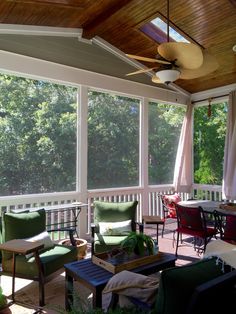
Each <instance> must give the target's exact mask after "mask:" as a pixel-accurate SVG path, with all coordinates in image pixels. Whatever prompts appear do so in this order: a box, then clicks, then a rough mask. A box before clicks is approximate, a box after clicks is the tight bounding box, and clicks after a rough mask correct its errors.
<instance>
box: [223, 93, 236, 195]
mask: <svg viewBox="0 0 236 314" xmlns="http://www.w3.org/2000/svg"><path fill="white" fill-rule="evenodd" d="M222 188H223V198H225V199H227V200H235V199H236V91H233V92H231V93H230V94H229V104H228V116H227V130H226V138H225V151H224V169H223V186H222Z"/></svg>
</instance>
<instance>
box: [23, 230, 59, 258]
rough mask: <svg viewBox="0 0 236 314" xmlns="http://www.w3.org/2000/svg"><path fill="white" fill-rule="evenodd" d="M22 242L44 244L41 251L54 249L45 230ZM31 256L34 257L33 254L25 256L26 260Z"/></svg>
mask: <svg viewBox="0 0 236 314" xmlns="http://www.w3.org/2000/svg"><path fill="white" fill-rule="evenodd" d="M24 240H26V241H29V242H40V243H42V244H44V247H43V249H51V248H53V247H54V243H53V241H52V240H51V238H50V236H49V234H48V232H47V231H46V230H45V231H43V232H41V233H39V234H37V235H35V236H33V237H30V238H27V239H24ZM33 255H34V254H33V253H30V254H27V255H26V258H31V257H32V256H33Z"/></svg>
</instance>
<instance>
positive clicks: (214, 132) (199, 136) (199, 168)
mask: <svg viewBox="0 0 236 314" xmlns="http://www.w3.org/2000/svg"><path fill="white" fill-rule="evenodd" d="M207 112H208V109H207V107H206V106H204V107H198V108H196V109H195V110H194V182H195V183H202V184H219V185H221V184H222V177H223V158H224V144H225V134H226V114H227V103H221V104H215V105H212V106H211V116H210V117H208V115H207Z"/></svg>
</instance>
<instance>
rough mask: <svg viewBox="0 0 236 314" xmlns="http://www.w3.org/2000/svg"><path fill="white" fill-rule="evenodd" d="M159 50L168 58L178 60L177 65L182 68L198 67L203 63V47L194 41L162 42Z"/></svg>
mask: <svg viewBox="0 0 236 314" xmlns="http://www.w3.org/2000/svg"><path fill="white" fill-rule="evenodd" d="M157 50H158V53H159V54H160V55H161V56H162V57H163V58H165V59H166V60H169V61H174V60H176V65H177V66H178V67H180V68H182V69H191V70H192V69H197V68H199V67H200V66H201V65H202V63H203V54H202V50H201V48H200V47H199V46H197V45H195V44H192V43H182V42H166V43H162V44H160V45H159V46H158V48H157Z"/></svg>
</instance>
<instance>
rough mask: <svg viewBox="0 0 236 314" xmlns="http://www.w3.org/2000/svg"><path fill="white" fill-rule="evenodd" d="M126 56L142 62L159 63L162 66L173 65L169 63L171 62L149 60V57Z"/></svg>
mask: <svg viewBox="0 0 236 314" xmlns="http://www.w3.org/2000/svg"><path fill="white" fill-rule="evenodd" d="M126 56H127V57H130V58H131V59H136V60H140V61H146V62H157V63H161V64H171V62H169V61H165V60H159V59H154V58H147V57H142V56H136V55H130V54H126Z"/></svg>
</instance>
